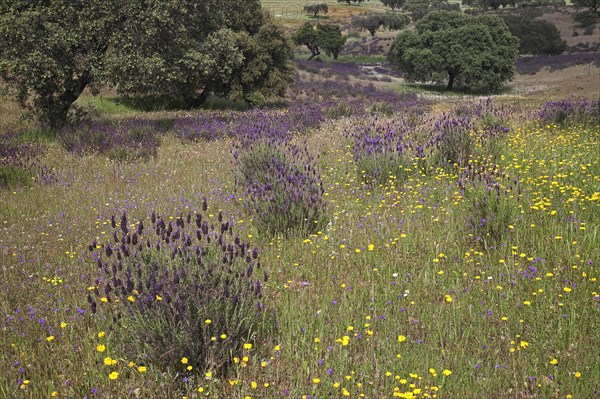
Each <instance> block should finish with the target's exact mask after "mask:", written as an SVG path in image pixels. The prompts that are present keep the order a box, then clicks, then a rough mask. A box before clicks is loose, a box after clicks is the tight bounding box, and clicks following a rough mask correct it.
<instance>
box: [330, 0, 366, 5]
mask: <svg viewBox="0 0 600 399" xmlns="http://www.w3.org/2000/svg"><path fill="white" fill-rule="evenodd" d="M367 1H368V0H367ZM337 2H338V3H347V4H348V5H350V3H359V4H360V3H364V2H365V0H337Z"/></svg>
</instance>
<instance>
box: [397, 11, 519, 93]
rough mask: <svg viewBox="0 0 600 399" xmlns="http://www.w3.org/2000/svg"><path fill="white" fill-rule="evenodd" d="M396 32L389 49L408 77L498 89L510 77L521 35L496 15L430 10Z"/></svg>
mask: <svg viewBox="0 0 600 399" xmlns="http://www.w3.org/2000/svg"><path fill="white" fill-rule="evenodd" d="M415 28H416V30H415V31H414V32H413V31H404V32H402V33H400V35H398V37H397V38H396V40H395V41H394V43H393V45H392V49H391V51H390V53H389V54H388V59H389V60H390V62H391V63H392V64H394V65H395V66H396V67H398V68H399V69H400V70H402V71H404V73H405V74H406V77H407V78H408V79H410V80H413V81H420V82H430V81H433V82H436V83H442V82H447V89H448V90H452V89H453V88H454V85H455V84H459V85H460V86H462V87H464V88H466V89H474V88H485V89H488V90H497V89H499V88H500V87H501V86H502V85H503V84H504V82H505V81H507V80H510V79H512V77H513V75H514V69H515V62H516V59H517V56H518V47H519V41H518V39H517V38H516V37H514V36H512V35H511V34H510V31H509V30H508V28H507V27H506V24H505V23H504V21H503V20H502V19H501V18H500V17H497V16H492V15H482V16H478V17H470V16H466V15H464V14H462V13H460V12H447V11H434V12H431V13H429V14H427V15H426V16H425V17H423V18H422V19H421V20H419V21H418V22H417V23H416V26H415Z"/></svg>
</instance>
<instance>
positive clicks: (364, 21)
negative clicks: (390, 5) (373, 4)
mask: <svg viewBox="0 0 600 399" xmlns="http://www.w3.org/2000/svg"><path fill="white" fill-rule="evenodd" d="M408 22H409V21H408V17H407V16H405V15H401V14H396V13H385V14H363V15H360V16H358V17H356V18H354V20H353V21H352V24H353V25H354V26H355V27H357V28H359V29H361V30H363V29H364V30H367V31H368V32H369V33H370V34H371V37H374V36H375V33H376V32H377V30H378V29H379V28H381V27H382V26H385V27H386V28H388V29H389V30H398V29H402V28H403V27H404V26H405V25H407V24H408Z"/></svg>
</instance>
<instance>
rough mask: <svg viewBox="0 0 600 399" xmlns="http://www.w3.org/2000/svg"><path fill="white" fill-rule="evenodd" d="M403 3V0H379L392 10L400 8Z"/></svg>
mask: <svg viewBox="0 0 600 399" xmlns="http://www.w3.org/2000/svg"><path fill="white" fill-rule="evenodd" d="M404 3H405V0H381V4H383V5H384V6H386V7H389V8H391V9H392V10H396V9H398V10H399V9H401V8H402V6H403V5H404Z"/></svg>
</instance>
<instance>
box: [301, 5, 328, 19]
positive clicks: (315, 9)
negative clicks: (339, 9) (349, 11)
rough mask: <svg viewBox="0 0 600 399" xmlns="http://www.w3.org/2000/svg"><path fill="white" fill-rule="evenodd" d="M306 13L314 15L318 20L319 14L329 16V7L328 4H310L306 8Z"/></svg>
mask: <svg viewBox="0 0 600 399" xmlns="http://www.w3.org/2000/svg"><path fill="white" fill-rule="evenodd" d="M304 12H307V13H310V14H313V16H314V17H315V18H316V17H317V14H319V13H322V14H327V13H328V12H329V6H328V5H327V3H320V4H309V5H306V6H304Z"/></svg>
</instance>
